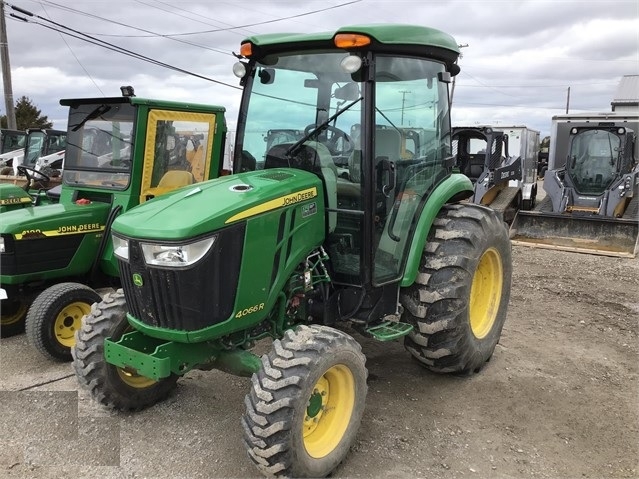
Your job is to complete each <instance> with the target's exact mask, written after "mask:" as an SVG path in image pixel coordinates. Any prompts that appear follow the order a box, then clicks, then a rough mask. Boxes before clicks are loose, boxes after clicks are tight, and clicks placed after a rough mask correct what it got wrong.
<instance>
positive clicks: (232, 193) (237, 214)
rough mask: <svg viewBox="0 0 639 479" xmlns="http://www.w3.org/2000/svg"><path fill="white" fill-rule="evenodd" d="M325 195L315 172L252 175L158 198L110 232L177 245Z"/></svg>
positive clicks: (118, 221)
mask: <svg viewBox="0 0 639 479" xmlns="http://www.w3.org/2000/svg"><path fill="white" fill-rule="evenodd" d="M323 195H324V193H323V189H322V183H321V180H320V179H319V178H318V177H317V176H316V175H314V174H313V173H309V172H307V171H303V170H298V169H292V168H273V169H268V170H260V171H251V172H247V173H240V174H237V175H232V176H226V177H221V178H218V179H215V180H210V181H207V182H204V183H199V184H196V185H193V186H190V187H184V188H181V189H179V190H177V191H175V192H172V193H168V194H166V195H163V196H160V197H156V198H154V199H153V200H151V201H147V202H146V203H143V204H141V205H139V206H136V207H135V208H133V209H131V210H129V211H128V212H126V213H124V214H123V215H121V216H119V217H118V218H117V219H116V220H115V222H114V223H113V231H114V232H115V233H119V234H121V235H123V236H126V237H129V238H144V239H156V240H163V241H164V240H169V241H179V240H183V239H187V238H192V237H196V236H199V235H202V234H206V233H209V232H211V231H216V230H219V229H221V228H224V227H227V226H231V225H233V224H236V223H238V222H240V221H245V220H247V219H248V218H252V217H255V216H257V215H260V214H261V213H266V212H268V211H273V210H276V209H278V208H281V207H285V206H290V205H292V204H294V203H297V202H299V201H304V200H308V199H311V198H314V197H318V200H319V202H320V203H321V204H323V202H324V199H323Z"/></svg>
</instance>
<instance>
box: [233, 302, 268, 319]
mask: <svg viewBox="0 0 639 479" xmlns="http://www.w3.org/2000/svg"><path fill="white" fill-rule="evenodd" d="M263 309H264V303H259V304H254V305H253V306H249V307H248V308H244V309H241V310H239V311H238V312H237V313H235V318H236V319H239V318H243V317H244V316H248V315H249V314H253V313H257V312H258V311H261V310H263Z"/></svg>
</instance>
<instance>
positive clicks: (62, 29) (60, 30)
mask: <svg viewBox="0 0 639 479" xmlns="http://www.w3.org/2000/svg"><path fill="white" fill-rule="evenodd" d="M5 5H7V6H9V7H11V8H12V9H13V10H15V11H17V12H20V13H22V14H23V15H26V16H28V17H31V18H37V19H38V20H44V21H45V22H47V23H51V24H52V25H53V26H51V25H46V24H44V23H40V22H38V21H35V20H29V19H27V18H24V17H21V16H19V15H16V14H14V13H11V14H10V16H11V17H13V18H16V19H17V20H21V21H23V22H25V23H33V24H36V25H40V26H42V27H45V28H48V29H50V30H53V31H56V32H58V33H62V34H64V35H68V36H70V37H73V38H77V39H80V40H83V41H86V42H89V43H92V44H94V45H98V46H101V47H103V48H106V49H108V50H112V51H115V52H118V53H121V54H123V55H127V56H130V57H132V58H136V59H138V60H143V61H146V62H148V63H151V64H154V65H157V66H161V67H164V68H168V69H170V70H174V71H177V72H180V73H185V74H187V75H191V76H194V77H196V78H200V79H202V80H207V81H210V82H213V83H217V84H219V85H224V86H228V87H230V88H234V89H237V90H241V89H242V88H241V87H239V86H236V85H231V84H229V83H225V82H222V81H219V80H214V79H213V78H209V77H207V76H204V75H200V74H199V73H194V72H192V71H189V70H185V69H183V68H179V67H176V66H174V65H169V64H168V63H164V62H161V61H159V60H155V59H153V58H150V57H147V56H145V55H142V54H140V53H137V52H134V51H131V50H127V49H126V48H123V47H120V46H118V45H114V44H112V43H108V42H106V41H104V40H100V39H98V38H94V37H92V36H90V35H87V34H85V33H82V32H79V31H77V30H74V29H73V28H69V27H67V26H65V25H62V24H60V23H57V22H54V21H53V20H49V19H47V18H44V17H41V16H39V15H36V14H34V13H31V12H29V11H28V10H24V9H22V8H19V7H16V6H15V5H10V4H8V3H6V4H5ZM65 30H68V31H65ZM70 32H71V33H70Z"/></svg>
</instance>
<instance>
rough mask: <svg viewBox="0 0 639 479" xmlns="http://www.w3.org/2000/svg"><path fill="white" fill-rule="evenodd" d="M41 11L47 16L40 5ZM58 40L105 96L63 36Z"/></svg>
mask: <svg viewBox="0 0 639 479" xmlns="http://www.w3.org/2000/svg"><path fill="white" fill-rule="evenodd" d="M41 7H42V10H44V13H45V14H46V15H47V16H49V14H48V13H47V10H46V9H45V8H44V5H41ZM60 38H61V39H62V41H63V42H64V44H65V45H66V46H67V48H68V49H69V51H70V52H71V55H73V58H75V61H76V62H78V65H80V68H82V70H84V73H86V75H87V76H88V77H89V80H91V82H92V83H93V84H94V85H95V87H96V88H97V89H98V91H99V92H100V93H102V95H103V96H106V95H105V94H104V92H103V91H102V89H101V88H100V87H99V86H98V84H97V83H96V82H95V80H94V79H93V77H92V76H91V74H90V73H89V72H88V71H87V69H86V68H84V65H83V64H82V62H81V61H80V59H79V58H78V56H77V55H76V54H75V52H74V51H73V49H72V48H71V45H69V43H68V42H67V41H66V39H65V38H64V36H63V35H62V34H61V33H60Z"/></svg>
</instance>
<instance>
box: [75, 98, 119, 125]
mask: <svg viewBox="0 0 639 479" xmlns="http://www.w3.org/2000/svg"><path fill="white" fill-rule="evenodd" d="M110 109H111V106H110V105H105V104H104V103H103V104H102V105H100V106H99V107H97V108H96V109H95V110H93V111H92V112H91V113H89V114H88V115H87V116H86V117H84V120H82V121H81V122H80V123H79V124H77V125H76V126H74V127H73V128H72V129H71V131H78V130H79V129H80V128H82V127H83V126H84V124H85V123H86V122H87V121H89V120H95V119H96V118H97V117H99V116H101V115H104V114H105V113H106V112H107V111H109V110H110Z"/></svg>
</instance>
